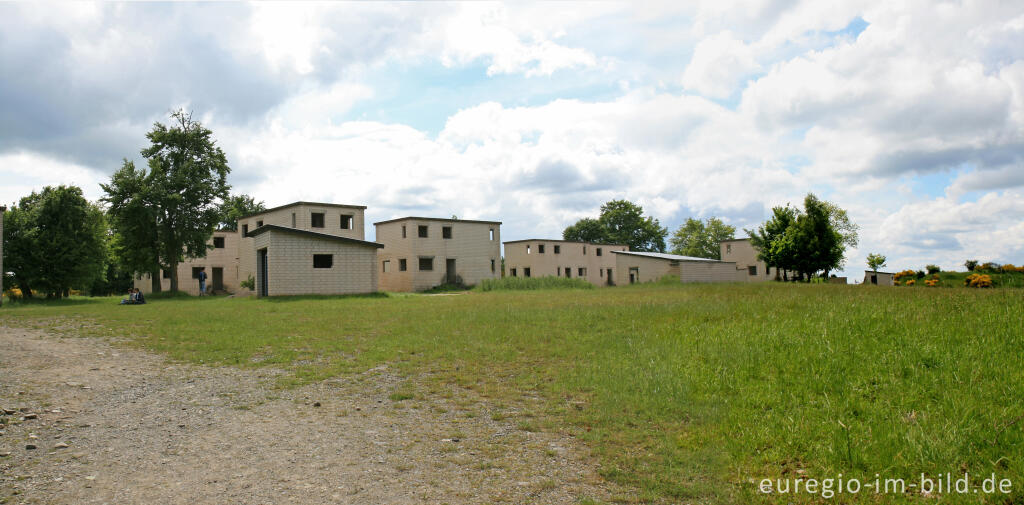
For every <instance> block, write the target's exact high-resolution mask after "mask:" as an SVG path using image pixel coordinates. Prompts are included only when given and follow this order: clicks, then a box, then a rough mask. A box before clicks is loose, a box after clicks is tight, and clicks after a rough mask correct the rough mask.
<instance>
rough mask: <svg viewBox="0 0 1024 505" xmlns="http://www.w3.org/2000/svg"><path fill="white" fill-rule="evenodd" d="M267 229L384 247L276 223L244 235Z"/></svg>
mask: <svg viewBox="0 0 1024 505" xmlns="http://www.w3.org/2000/svg"><path fill="white" fill-rule="evenodd" d="M268 231H283V232H287V233H294V234H297V235H305V236H309V237H314V238H321V239H325V240H334V241H337V242H345V243H349V244H355V245H364V246H372V247H376V248H378V249H381V248H383V247H384V244H378V243H377V242H370V241H368V240H359V239H355V238H348V237H339V236H337V235H328V234H326V233H319V232H315V231H309V230H300V229H298V228H288V227H286V226H278V225H276V224H265V225H263V226H260V227H259V228H256V229H255V230H253V231H250V232H249V233H248V234H246V237H255V236H256V235H261V234H263V233H266V232H268Z"/></svg>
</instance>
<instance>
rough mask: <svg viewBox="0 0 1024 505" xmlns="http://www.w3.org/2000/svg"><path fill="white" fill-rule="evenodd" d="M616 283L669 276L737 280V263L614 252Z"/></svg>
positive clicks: (655, 279)
mask: <svg viewBox="0 0 1024 505" xmlns="http://www.w3.org/2000/svg"><path fill="white" fill-rule="evenodd" d="M614 255H615V271H616V272H618V273H617V274H616V282H617V283H619V284H637V283H641V282H653V281H657V280H660V279H662V278H664V277H666V276H668V277H671V278H673V279H679V281H680V282H736V279H737V276H736V263H735V262H732V261H720V260H713V259H707V258H695V257H692V256H680V255H678V254H667V253H657V252H641V251H614Z"/></svg>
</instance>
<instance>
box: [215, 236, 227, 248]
mask: <svg viewBox="0 0 1024 505" xmlns="http://www.w3.org/2000/svg"><path fill="white" fill-rule="evenodd" d="M213 248H214V249H224V237H213Z"/></svg>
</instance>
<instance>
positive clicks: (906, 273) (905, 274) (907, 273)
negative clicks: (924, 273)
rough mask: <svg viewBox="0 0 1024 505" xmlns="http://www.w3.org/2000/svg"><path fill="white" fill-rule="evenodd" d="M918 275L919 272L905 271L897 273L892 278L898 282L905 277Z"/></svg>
mask: <svg viewBox="0 0 1024 505" xmlns="http://www.w3.org/2000/svg"><path fill="white" fill-rule="evenodd" d="M916 275H917V272H915V271H913V270H904V271H902V272H896V273H895V274H894V275H893V276H892V278H893V279H895V280H897V281H898V280H900V279H902V278H904V277H914V276H916Z"/></svg>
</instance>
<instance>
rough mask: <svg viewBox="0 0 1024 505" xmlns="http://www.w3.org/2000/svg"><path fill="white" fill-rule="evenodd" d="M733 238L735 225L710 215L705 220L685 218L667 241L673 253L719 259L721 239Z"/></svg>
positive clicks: (734, 236)
mask: <svg viewBox="0 0 1024 505" xmlns="http://www.w3.org/2000/svg"><path fill="white" fill-rule="evenodd" d="M733 238H736V227H735V226H729V225H727V224H725V223H724V222H722V220H721V219H718V218H717V217H713V216H712V217H709V218H708V219H707V220H706V221H701V220H699V219H693V218H687V219H686V222H685V223H683V224H682V225H681V226H680V227H679V229H678V230H676V231H675V233H673V234H672V238H671V239H669V243H671V244H672V253H673V254H680V255H683V256H694V257H697V258H710V259H716V260H720V259H722V249H721V243H722V241H723V240H730V239H733Z"/></svg>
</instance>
